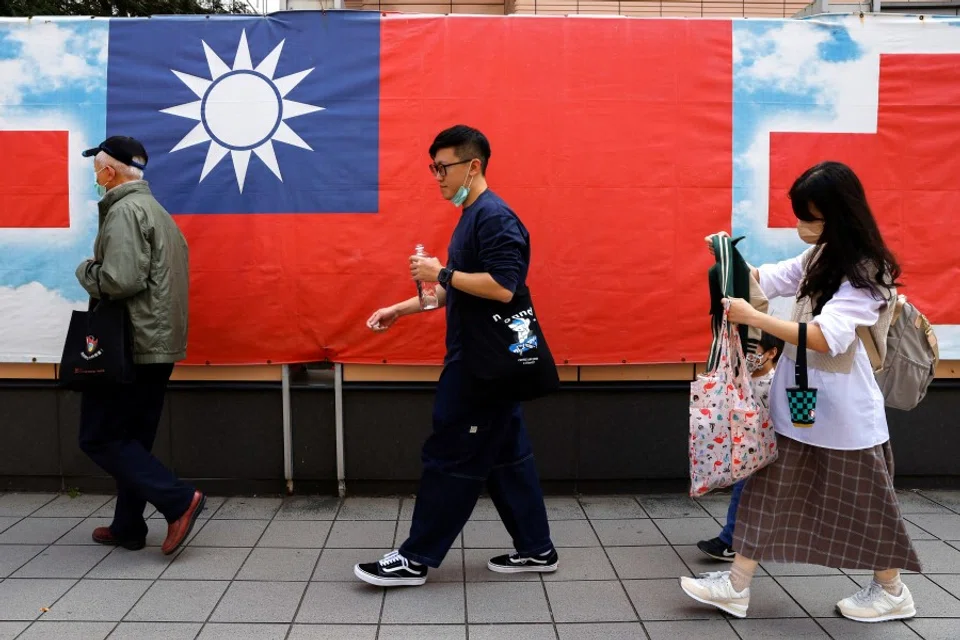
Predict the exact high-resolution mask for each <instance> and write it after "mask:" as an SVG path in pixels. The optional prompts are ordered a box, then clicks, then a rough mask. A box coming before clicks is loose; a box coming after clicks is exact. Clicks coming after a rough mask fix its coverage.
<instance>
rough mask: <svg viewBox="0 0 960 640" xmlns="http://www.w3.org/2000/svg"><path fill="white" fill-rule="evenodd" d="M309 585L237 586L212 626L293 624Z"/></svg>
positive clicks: (235, 583) (279, 583)
mask: <svg viewBox="0 0 960 640" xmlns="http://www.w3.org/2000/svg"><path fill="white" fill-rule="evenodd" d="M306 588H307V583H306V582H234V583H233V584H232V585H230V588H229V589H227V593H226V594H225V595H224V596H223V599H222V600H221V601H220V604H219V605H217V609H216V610H215V611H214V612H213V615H212V616H211V617H210V621H211V622H293V616H294V615H295V614H296V613H297V605H299V604H300V597H301V596H302V595H303V591H304V590H305V589H306Z"/></svg>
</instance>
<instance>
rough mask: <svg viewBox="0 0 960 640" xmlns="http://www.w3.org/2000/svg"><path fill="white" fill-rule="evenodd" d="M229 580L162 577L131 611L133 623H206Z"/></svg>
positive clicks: (130, 617) (128, 615)
mask: <svg viewBox="0 0 960 640" xmlns="http://www.w3.org/2000/svg"><path fill="white" fill-rule="evenodd" d="M229 585H230V583H229V582H213V581H200V580H179V581H176V580H161V581H159V582H155V583H154V585H153V586H152V587H150V589H148V590H147V592H146V593H145V594H144V595H143V598H141V599H140V602H138V603H137V605H136V606H135V607H134V608H133V610H132V611H131V612H130V613H128V614H127V617H126V620H127V621H130V622H204V621H206V619H207V617H208V616H209V615H210V612H212V611H213V608H214V607H215V606H217V602H218V601H219V600H220V596H222V595H223V592H224V591H226V590H227V587H228V586H229Z"/></svg>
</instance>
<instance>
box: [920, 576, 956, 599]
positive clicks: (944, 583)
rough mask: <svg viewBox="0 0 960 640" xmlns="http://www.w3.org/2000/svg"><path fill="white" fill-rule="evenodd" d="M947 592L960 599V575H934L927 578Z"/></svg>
mask: <svg viewBox="0 0 960 640" xmlns="http://www.w3.org/2000/svg"><path fill="white" fill-rule="evenodd" d="M927 578H929V579H930V580H932V581H933V582H935V583H937V584H938V585H940V586H941V587H942V588H943V589H945V590H946V591H948V592H950V593H952V594H953V595H955V596H957V597H958V598H960V575H948V574H933V575H930V576H927Z"/></svg>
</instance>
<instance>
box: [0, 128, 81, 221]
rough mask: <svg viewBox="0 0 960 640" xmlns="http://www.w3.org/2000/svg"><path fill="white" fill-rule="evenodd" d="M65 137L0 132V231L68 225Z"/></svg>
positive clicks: (48, 133) (49, 133) (60, 134)
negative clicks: (0, 151)
mask: <svg viewBox="0 0 960 640" xmlns="http://www.w3.org/2000/svg"><path fill="white" fill-rule="evenodd" d="M68 138H69V132H67V131H0V149H2V150H3V152H2V153H0V228H21V229H22V228H27V229H31V228H32V229H40V228H57V227H60V228H67V227H69V226H70V198H69V190H70V181H69V176H68V172H69V164H70V163H69V159H68V157H67V150H68V147H69V145H68ZM92 173H93V171H92V170H91V174H92ZM90 180H91V182H92V181H93V175H91V176H90Z"/></svg>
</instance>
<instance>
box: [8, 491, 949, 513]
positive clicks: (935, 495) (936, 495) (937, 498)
mask: <svg viewBox="0 0 960 640" xmlns="http://www.w3.org/2000/svg"><path fill="white" fill-rule="evenodd" d="M919 493H920V495H921V496H923V497H924V498H927V499H929V500H933V501H934V502H936V503H937V504H939V505H942V506H944V507H946V508H948V509H951V510H952V511H957V512H960V491H949V490H945V491H920V492H919ZM0 506H2V505H0Z"/></svg>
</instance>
